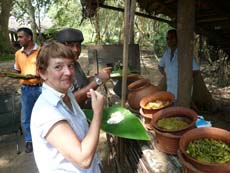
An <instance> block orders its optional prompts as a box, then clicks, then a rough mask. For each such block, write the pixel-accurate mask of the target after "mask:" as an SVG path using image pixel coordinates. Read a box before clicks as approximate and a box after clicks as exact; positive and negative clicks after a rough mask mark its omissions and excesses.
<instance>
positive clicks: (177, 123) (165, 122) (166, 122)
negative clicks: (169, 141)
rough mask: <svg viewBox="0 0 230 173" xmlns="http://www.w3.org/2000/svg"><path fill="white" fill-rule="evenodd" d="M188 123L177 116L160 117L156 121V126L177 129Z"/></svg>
mask: <svg viewBox="0 0 230 173" xmlns="http://www.w3.org/2000/svg"><path fill="white" fill-rule="evenodd" d="M188 125H189V123H188V122H186V121H185V120H183V119H182V118H179V117H169V118H162V119H160V120H158V122H157V126H158V127H160V128H162V129H166V130H179V129H182V128H185V127H187V126H188Z"/></svg>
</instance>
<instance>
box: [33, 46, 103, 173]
mask: <svg viewBox="0 0 230 173" xmlns="http://www.w3.org/2000/svg"><path fill="white" fill-rule="evenodd" d="M74 58H75V55H74V53H73V52H72V51H71V49H69V48H67V47H66V46H64V45H62V44H60V43H56V42H51V43H49V44H47V45H45V46H44V47H42V49H41V51H40V52H39V55H38V60H37V70H38V72H39V75H40V76H41V78H42V79H43V81H44V82H43V86H42V94H41V95H40V97H39V98H38V100H37V102H36V103H35V106H34V108H33V112H32V118H31V133H32V141H33V147H34V156H35V161H36V164H37V167H38V169H39V171H40V173H99V172H100V169H99V162H100V160H99V158H98V155H97V154H96V149H97V145H98V140H99V133H100V125H101V119H102V111H103V105H104V100H105V99H104V97H103V96H102V95H101V94H99V93H98V92H96V91H94V90H92V89H90V91H89V92H88V95H89V97H91V99H92V109H93V112H94V115H93V119H92V122H91V124H90V126H88V123H87V120H86V117H85V115H84V113H83V112H82V110H81V109H80V107H79V105H78V103H77V102H76V100H75V98H74V96H73V94H72V92H71V91H70V89H69V88H70V87H71V85H72V82H73V79H74V72H75V68H74V66H75V59H74Z"/></svg>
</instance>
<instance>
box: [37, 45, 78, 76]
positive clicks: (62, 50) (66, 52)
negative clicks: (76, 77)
mask: <svg viewBox="0 0 230 173" xmlns="http://www.w3.org/2000/svg"><path fill="white" fill-rule="evenodd" d="M52 58H66V59H72V60H73V61H74V62H75V54H74V52H73V51H72V50H71V49H70V48H68V47H66V46H65V45H63V44H61V43H58V42H55V41H52V42H50V43H48V44H45V45H44V46H42V48H41V50H40V51H39V53H38V57H37V64H36V67H37V72H38V73H39V72H44V71H45V70H46V69H47V67H48V65H49V61H50V59H52Z"/></svg>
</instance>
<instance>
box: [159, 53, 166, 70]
mask: <svg viewBox="0 0 230 173" xmlns="http://www.w3.org/2000/svg"><path fill="white" fill-rule="evenodd" d="M165 59H166V52H165V53H164V54H163V56H162V58H161V60H160V63H159V66H160V67H163V68H164V67H165Z"/></svg>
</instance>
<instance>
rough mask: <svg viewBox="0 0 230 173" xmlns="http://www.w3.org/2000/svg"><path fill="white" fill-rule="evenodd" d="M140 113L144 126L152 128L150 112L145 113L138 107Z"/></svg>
mask: <svg viewBox="0 0 230 173" xmlns="http://www.w3.org/2000/svg"><path fill="white" fill-rule="evenodd" d="M140 114H141V115H142V116H143V118H144V126H145V127H146V128H147V129H149V130H151V129H153V127H152V124H151V121H152V114H145V113H144V112H143V110H142V108H140Z"/></svg>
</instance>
